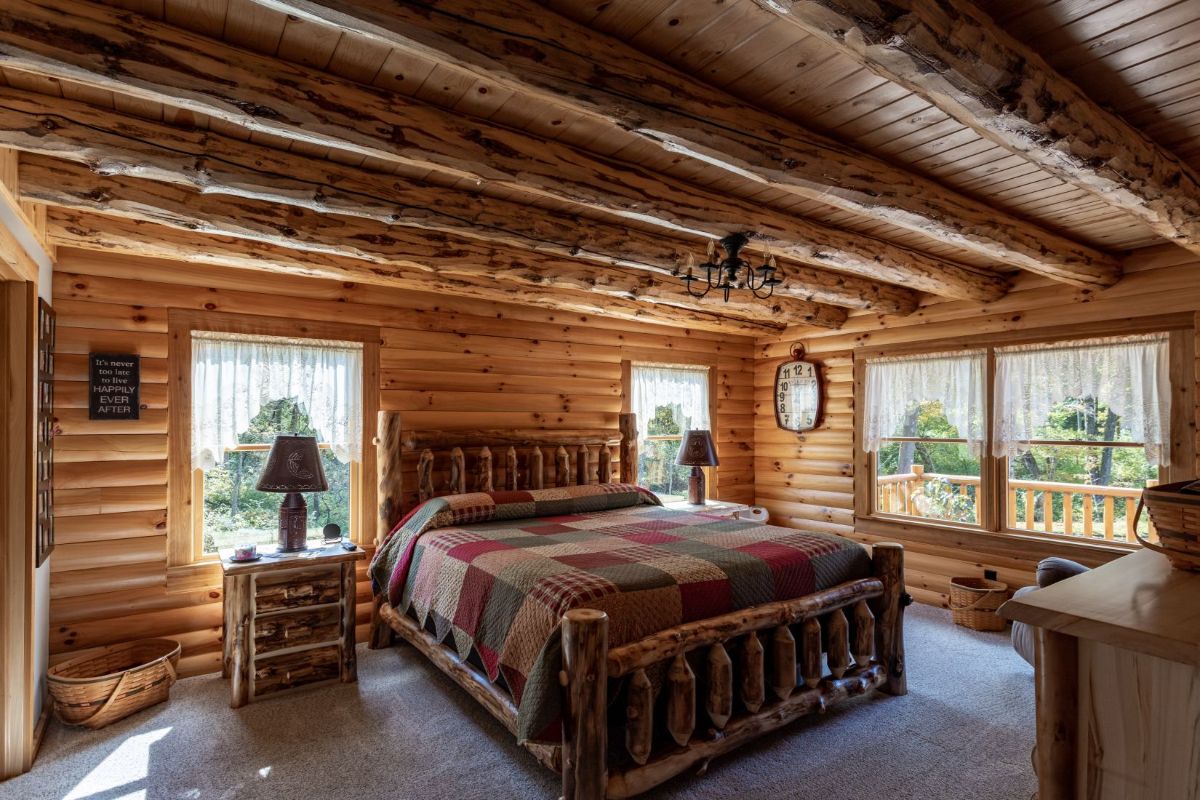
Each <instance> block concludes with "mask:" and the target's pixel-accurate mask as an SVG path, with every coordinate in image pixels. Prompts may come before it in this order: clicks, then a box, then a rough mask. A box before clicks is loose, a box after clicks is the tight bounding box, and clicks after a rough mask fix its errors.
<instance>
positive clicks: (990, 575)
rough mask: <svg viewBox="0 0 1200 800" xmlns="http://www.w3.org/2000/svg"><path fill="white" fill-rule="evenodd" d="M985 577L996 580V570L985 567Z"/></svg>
mask: <svg viewBox="0 0 1200 800" xmlns="http://www.w3.org/2000/svg"><path fill="white" fill-rule="evenodd" d="M983 577H985V578H987V579H988V580H989V581H994V580H996V570H994V569H985V570H984V571H983Z"/></svg>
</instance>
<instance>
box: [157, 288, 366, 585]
mask: <svg viewBox="0 0 1200 800" xmlns="http://www.w3.org/2000/svg"><path fill="white" fill-rule="evenodd" d="M168 329H169V333H170V335H169V338H168V342H169V351H168V358H167V369H168V372H169V376H168V379H169V386H170V392H169V396H168V398H167V404H168V409H169V421H168V424H169V426H170V431H171V440H170V447H169V451H168V462H169V475H168V487H167V489H168V495H169V503H170V505H169V508H170V509H171V513H169V514H168V515H167V559H168V565H169V567H170V569H169V570H168V573H167V574H168V580H167V586H168V589H169V590H173V589H188V588H192V587H193V586H195V585H197V584H196V581H200V580H205V581H207V580H211V576H210V574H209V570H211V568H212V562H213V561H214V560H215V559H216V554H217V551H219V550H220V549H222V548H226V547H228V546H230V545H232V544H234V543H240V542H242V541H254V542H258V543H273V542H275V541H277V528H278V508H279V502H280V501H281V500H282V499H283V498H282V495H278V494H270V493H263V492H258V491H257V490H256V489H255V485H256V484H257V481H258V477H259V475H260V473H261V470H262V467H263V464H264V462H265V459H266V454H267V452H269V450H270V446H271V443H272V442H273V441H274V437H275V434H277V433H285V432H286V433H292V432H296V433H303V434H307V435H312V436H315V437H316V438H317V440H318V442H319V445H320V449H321V452H322V465H323V468H324V470H325V473H326V478H327V479H328V481H329V485H330V488H329V490H328V491H326V492H321V493H316V494H306V495H305V500H306V502H307V504H308V511H309V534H310V536H320V535H321V529H322V528H323V526H324V525H326V524H328V523H334V524H337V525H338V526H339V527H341V529H342V532H343V535H348V536H350V537H351V538H353V539H355V540H356V541H358V542H359V543H361V544H364V545H370V544H371V543H372V542H373V541H374V540H375V535H376V526H375V524H374V522H375V519H376V508H375V498H376V495H377V487H376V479H375V472H376V463H375V445H374V441H373V432H374V423H375V419H376V416H377V411H378V408H379V397H380V395H379V342H380V332H379V329H378V328H375V327H371V326H366V325H348V324H343V323H335V322H323V321H314V320H301V319H279V318H273V317H256V316H245V315H241V314H227V313H222V312H217V311H189V310H186V309H171V310H170V311H169V312H168ZM205 585H207V584H205Z"/></svg>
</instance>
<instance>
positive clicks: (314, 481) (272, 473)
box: [258, 433, 329, 553]
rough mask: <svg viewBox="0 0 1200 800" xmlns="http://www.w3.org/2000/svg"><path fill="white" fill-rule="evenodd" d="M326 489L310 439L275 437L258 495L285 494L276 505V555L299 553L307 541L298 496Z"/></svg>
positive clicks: (305, 510)
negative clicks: (277, 538) (278, 553)
mask: <svg viewBox="0 0 1200 800" xmlns="http://www.w3.org/2000/svg"><path fill="white" fill-rule="evenodd" d="M328 488H329V482H328V481H327V480H325V470H324V468H322V467H321V453H320V451H319V450H317V440H316V437H313V436H291V435H288V434H282V433H281V434H279V435H278V436H276V437H275V443H274V444H272V445H271V454H270V455H269V456H268V457H267V468H266V469H264V470H263V474H262V475H261V476H260V477H259V479H258V490H259V491H260V492H286V493H287V494H286V495H285V496H284V498H283V502H282V503H281V504H280V505H279V551H280V552H284V553H286V552H294V551H296V550H303V549H304V548H305V546H306V545H305V542H306V541H307V540H308V505H307V504H306V503H305V502H304V495H302V494H300V493H301V492H324V491H326V490H327V489H328Z"/></svg>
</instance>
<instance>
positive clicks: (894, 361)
mask: <svg viewBox="0 0 1200 800" xmlns="http://www.w3.org/2000/svg"><path fill="white" fill-rule="evenodd" d="M1169 352H1170V336H1169V335H1168V334H1148V335H1137V336H1127V337H1110V338H1104V339H1088V340H1077V341H1068V342H1054V343H1043V344H1035V345H1020V346H1012V347H989V348H982V349H980V350H974V351H962V352H957V353H929V354H922V355H915V356H904V357H879V358H870V359H867V360H866V362H865V364H864V365H863V367H862V369H863V374H862V383H863V386H864V390H863V391H864V397H863V406H864V408H865V413H864V414H863V419H862V423H861V424H862V428H861V441H862V445H863V451H864V452H865V454H866V456H865V457H866V459H867V462H866V463H865V464H864V466H865V467H867V468H868V469H869V474H870V475H871V476H872V481H871V486H870V487H869V488H868V489H867V490H865V491H864V492H862V493H860V499H859V501H858V504H857V506H856V508H857V510H858V513H860V514H868V515H872V516H877V517H880V518H887V517H889V516H899V517H904V518H908V519H909V521H917V520H928V521H930V522H936V523H938V524H947V523H948V524H957V525H970V526H978V527H981V528H984V529H986V530H994V531H1002V530H1014V531H1025V532H1028V531H1034V532H1037V533H1042V534H1047V533H1048V534H1057V535H1062V536H1070V537H1073V538H1077V539H1086V540H1092V541H1107V542H1122V543H1133V542H1135V541H1136V539H1135V537H1134V529H1135V521H1134V518H1135V509H1136V507H1137V500H1138V497H1139V496H1140V494H1141V490H1142V489H1143V488H1144V487H1146V486H1147V485H1153V484H1154V483H1156V482H1157V481H1158V480H1159V471H1160V469H1161V468H1164V467H1165V466H1166V465H1167V464H1168V461H1169V443H1170V441H1171V428H1170V426H1171V411H1170V406H1171V388H1170V387H1171V381H1170V374H1169V370H1170V359H1169ZM989 373H992V374H993V376H994V377H993V379H992V380H991V381H990V382H989V381H987V380H985V376H986V375H987V374H989ZM989 409H990V411H989ZM1140 532H1141V533H1142V534H1148V533H1151V531H1150V530H1149V521H1148V520H1147V519H1143V520H1142V521H1141V523H1140Z"/></svg>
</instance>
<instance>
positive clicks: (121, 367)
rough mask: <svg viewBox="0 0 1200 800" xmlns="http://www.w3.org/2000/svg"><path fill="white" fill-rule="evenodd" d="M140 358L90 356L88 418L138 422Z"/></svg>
mask: <svg viewBox="0 0 1200 800" xmlns="http://www.w3.org/2000/svg"><path fill="white" fill-rule="evenodd" d="M141 371H142V360H141V357H140V356H136V355H127V354H117V353H89V354H88V419H138V418H139V417H140V408H141V406H140V405H139V397H138V394H139V391H138V390H139V387H140V385H141Z"/></svg>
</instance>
